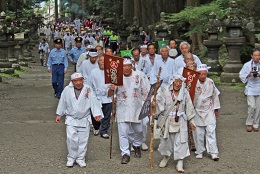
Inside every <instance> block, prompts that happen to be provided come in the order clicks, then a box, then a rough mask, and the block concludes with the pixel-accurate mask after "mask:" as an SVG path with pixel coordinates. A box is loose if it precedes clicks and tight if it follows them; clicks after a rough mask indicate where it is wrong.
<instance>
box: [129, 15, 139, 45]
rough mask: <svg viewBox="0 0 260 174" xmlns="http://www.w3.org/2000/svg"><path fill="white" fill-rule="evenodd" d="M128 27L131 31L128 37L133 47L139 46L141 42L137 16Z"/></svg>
mask: <svg viewBox="0 0 260 174" xmlns="http://www.w3.org/2000/svg"><path fill="white" fill-rule="evenodd" d="M127 29H128V31H129V32H130V36H129V37H128V38H129V40H130V42H131V48H134V47H138V46H139V43H140V31H139V23H138V18H137V17H134V18H133V24H132V26H129V27H128V28H127Z"/></svg>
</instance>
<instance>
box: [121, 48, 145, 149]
mask: <svg viewBox="0 0 260 174" xmlns="http://www.w3.org/2000/svg"><path fill="white" fill-rule="evenodd" d="M136 49H137V50H139V49H138V48H135V49H133V50H132V54H133V57H134V60H132V66H133V70H134V71H137V72H138V73H140V75H141V76H142V78H143V79H144V80H145V83H146V84H150V81H149V79H148V77H147V76H146V74H145V73H144V72H142V71H140V70H139V69H137V68H136V67H135V65H136V60H137V59H136V58H137V57H139V55H140V54H139V52H138V51H135V50H136ZM124 58H125V57H124ZM129 58H130V57H129ZM144 100H146V99H144ZM142 105H143V103H142ZM148 123H149V118H148V116H146V117H145V118H143V119H142V126H143V138H142V145H141V149H142V150H143V151H146V150H148V146H147V144H146V142H145V141H146V137H147V130H148ZM133 137H134V131H133V129H130V130H129V140H130V142H131V143H132V142H133V139H134V138H133ZM131 152H134V148H133V146H131Z"/></svg>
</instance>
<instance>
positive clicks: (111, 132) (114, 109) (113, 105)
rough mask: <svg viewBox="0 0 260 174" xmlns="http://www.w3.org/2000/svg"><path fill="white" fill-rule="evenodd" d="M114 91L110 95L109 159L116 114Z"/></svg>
mask: <svg viewBox="0 0 260 174" xmlns="http://www.w3.org/2000/svg"><path fill="white" fill-rule="evenodd" d="M114 95H115V92H114V94H113V96H112V114H111V116H112V117H111V126H110V154H109V155H110V159H111V158H112V143H113V125H114V119H115V115H116V103H115V101H114V100H115V97H114Z"/></svg>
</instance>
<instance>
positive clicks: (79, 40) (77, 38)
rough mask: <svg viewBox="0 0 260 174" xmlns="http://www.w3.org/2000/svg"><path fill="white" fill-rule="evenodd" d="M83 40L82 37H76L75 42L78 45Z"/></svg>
mask: <svg viewBox="0 0 260 174" xmlns="http://www.w3.org/2000/svg"><path fill="white" fill-rule="evenodd" d="M82 40H83V39H82V38H81V37H76V38H75V42H77V43H79V42H82Z"/></svg>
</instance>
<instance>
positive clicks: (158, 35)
mask: <svg viewBox="0 0 260 174" xmlns="http://www.w3.org/2000/svg"><path fill="white" fill-rule="evenodd" d="M153 30H154V35H155V38H154V41H155V42H156V44H157V47H158V41H162V40H169V39H170V38H169V34H170V26H169V25H168V24H167V23H166V22H165V13H164V12H161V14H160V22H158V23H157V24H156V25H155V27H154V29H153ZM158 50H159V47H158Z"/></svg>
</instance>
